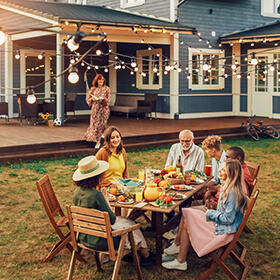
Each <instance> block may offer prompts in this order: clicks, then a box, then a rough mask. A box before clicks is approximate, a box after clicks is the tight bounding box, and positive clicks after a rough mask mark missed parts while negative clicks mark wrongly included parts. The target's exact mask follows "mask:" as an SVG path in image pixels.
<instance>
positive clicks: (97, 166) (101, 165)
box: [73, 156, 109, 181]
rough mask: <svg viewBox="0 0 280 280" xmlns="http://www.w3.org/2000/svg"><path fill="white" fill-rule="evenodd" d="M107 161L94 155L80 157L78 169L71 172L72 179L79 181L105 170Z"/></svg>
mask: <svg viewBox="0 0 280 280" xmlns="http://www.w3.org/2000/svg"><path fill="white" fill-rule="evenodd" d="M108 168H109V163H108V162H107V161H103V160H97V159H96V157H95V156H88V157H85V158H83V159H81V160H80V161H79V163H78V169H77V170H76V171H75V173H74V174H73V180H74V181H81V180H84V179H87V178H91V177H94V176H96V175H99V174H101V173H103V172H104V171H106V170H107V169H108Z"/></svg>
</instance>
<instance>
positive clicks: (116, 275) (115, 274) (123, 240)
mask: <svg viewBox="0 0 280 280" xmlns="http://www.w3.org/2000/svg"><path fill="white" fill-rule="evenodd" d="M125 239H126V234H123V235H122V237H121V242H120V245H119V250H118V257H117V259H116V262H115V266H114V271H113V276H112V280H117V278H118V273H119V269H120V265H121V261H122V252H123V247H124V243H125Z"/></svg>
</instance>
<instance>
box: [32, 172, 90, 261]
mask: <svg viewBox="0 0 280 280" xmlns="http://www.w3.org/2000/svg"><path fill="white" fill-rule="evenodd" d="M36 185H37V189H38V192H39V194H40V197H41V200H42V202H43V205H44V207H45V210H46V212H47V215H48V217H49V219H50V221H51V224H52V225H53V227H54V229H55V231H56V233H57V235H58V236H59V241H58V242H57V243H56V244H55V245H54V246H53V248H52V249H51V250H50V252H49V254H48V255H47V257H46V258H45V259H44V262H49V261H50V260H51V259H52V258H53V257H54V256H55V255H57V254H58V253H59V252H60V251H61V250H62V249H63V248H64V247H65V246H66V247H67V248H68V250H69V251H70V252H71V253H72V251H73V247H72V246H71V244H70V241H71V235H70V231H69V230H68V232H67V233H66V234H64V233H63V232H62V231H61V229H60V228H62V227H66V222H68V219H67V217H66V216H65V215H64V213H63V211H62V209H61V207H60V204H59V202H58V200H57V198H56V195H55V193H54V190H53V187H52V184H51V181H50V178H49V176H48V175H47V174H46V175H45V176H44V177H43V178H41V179H40V180H39V181H37V182H36ZM58 213H59V216H60V217H59V219H58V220H57V219H55V217H56V215H57V214H58ZM78 259H79V261H81V262H85V260H84V259H83V258H82V257H81V256H80V255H78Z"/></svg>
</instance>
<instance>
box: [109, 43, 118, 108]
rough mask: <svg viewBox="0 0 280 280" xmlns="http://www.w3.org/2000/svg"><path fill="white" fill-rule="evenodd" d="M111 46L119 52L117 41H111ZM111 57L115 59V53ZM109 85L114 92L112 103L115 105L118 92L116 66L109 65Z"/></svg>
mask: <svg viewBox="0 0 280 280" xmlns="http://www.w3.org/2000/svg"><path fill="white" fill-rule="evenodd" d="M110 47H111V50H112V52H117V43H116V42H110ZM109 59H110V60H114V55H113V54H110V55H109ZM109 87H110V90H111V93H112V95H111V102H110V105H114V104H115V100H116V94H114V93H116V92H117V70H116V69H115V67H109Z"/></svg>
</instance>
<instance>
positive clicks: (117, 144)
mask: <svg viewBox="0 0 280 280" xmlns="http://www.w3.org/2000/svg"><path fill="white" fill-rule="evenodd" d="M104 138H105V143H104V145H103V147H102V148H101V149H100V150H99V151H98V152H97V154H96V158H97V159H98V160H105V161H107V162H108V163H109V168H108V169H107V170H106V171H105V172H104V175H103V179H102V181H101V182H100V186H102V187H103V186H104V187H106V186H110V185H111V184H112V182H114V178H115V179H119V178H122V179H126V178H129V175H128V169H127V156H126V152H125V149H124V148H123V143H122V136H121V132H120V131H119V129H118V128H117V127H115V126H110V127H108V128H107V129H106V130H105V132H104Z"/></svg>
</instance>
